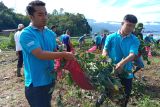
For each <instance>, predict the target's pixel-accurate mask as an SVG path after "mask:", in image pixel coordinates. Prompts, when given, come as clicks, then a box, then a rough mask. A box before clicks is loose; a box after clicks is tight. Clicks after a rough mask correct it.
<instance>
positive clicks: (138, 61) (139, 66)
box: [133, 23, 145, 79]
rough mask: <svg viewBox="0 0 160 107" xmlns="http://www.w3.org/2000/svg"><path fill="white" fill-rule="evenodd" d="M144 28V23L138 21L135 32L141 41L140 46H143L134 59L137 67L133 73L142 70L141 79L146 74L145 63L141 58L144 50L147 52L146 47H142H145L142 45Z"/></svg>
mask: <svg viewBox="0 0 160 107" xmlns="http://www.w3.org/2000/svg"><path fill="white" fill-rule="evenodd" d="M143 29H144V27H143V23H137V24H136V26H135V29H134V32H133V33H134V34H135V35H136V36H137V37H138V39H139V41H140V46H139V47H141V48H139V49H138V55H137V56H136V57H135V59H134V63H133V64H134V65H136V68H135V70H134V72H133V73H134V74H135V73H136V72H138V71H139V70H141V72H140V78H141V79H144V76H143V68H144V63H143V60H142V58H141V57H142V56H141V54H142V53H143V52H145V48H142V47H143V46H142V44H143V34H142V33H141V32H142V30H143ZM134 77H135V75H134Z"/></svg>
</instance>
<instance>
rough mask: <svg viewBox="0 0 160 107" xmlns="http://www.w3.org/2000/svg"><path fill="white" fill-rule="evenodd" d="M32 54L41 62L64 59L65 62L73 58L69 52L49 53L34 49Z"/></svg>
mask: <svg viewBox="0 0 160 107" xmlns="http://www.w3.org/2000/svg"><path fill="white" fill-rule="evenodd" d="M32 54H33V55H34V56H35V57H37V58H39V59H41V60H54V59H58V58H64V59H66V60H74V59H75V57H74V55H73V54H72V53H71V52H49V51H43V50H42V49H41V48H37V49H34V50H33V51H32Z"/></svg>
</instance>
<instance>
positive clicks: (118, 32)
mask: <svg viewBox="0 0 160 107" xmlns="http://www.w3.org/2000/svg"><path fill="white" fill-rule="evenodd" d="M117 34H119V35H120V36H121V37H122V38H127V37H130V35H131V33H130V34H128V35H127V36H122V35H121V34H120V30H118V31H117Z"/></svg>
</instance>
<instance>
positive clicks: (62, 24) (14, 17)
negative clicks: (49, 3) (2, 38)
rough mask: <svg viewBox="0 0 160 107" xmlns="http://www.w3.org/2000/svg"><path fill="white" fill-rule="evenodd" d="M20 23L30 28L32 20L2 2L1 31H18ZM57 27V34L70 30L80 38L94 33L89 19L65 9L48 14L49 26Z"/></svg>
mask: <svg viewBox="0 0 160 107" xmlns="http://www.w3.org/2000/svg"><path fill="white" fill-rule="evenodd" d="M19 23H23V24H24V25H25V26H28V25H29V23H30V20H29V18H28V16H27V15H22V14H19V13H15V12H14V9H12V8H8V7H7V6H5V5H4V3H3V2H0V31H1V30H5V29H16V28H17V25H18V24H19ZM52 25H55V26H57V32H56V33H57V34H58V35H60V34H62V33H63V31H65V30H67V29H69V30H70V31H71V35H73V36H80V35H82V34H84V33H88V34H89V33H90V32H91V31H92V28H91V26H90V25H89V24H88V22H87V19H86V18H85V16H84V15H83V14H80V13H76V14H73V13H69V12H64V9H63V8H60V10H56V9H54V10H53V12H52V13H49V14H48V22H47V26H48V27H51V26H52Z"/></svg>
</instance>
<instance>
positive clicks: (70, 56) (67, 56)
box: [64, 52, 76, 60]
mask: <svg viewBox="0 0 160 107" xmlns="http://www.w3.org/2000/svg"><path fill="white" fill-rule="evenodd" d="M64 59H66V60H75V59H76V58H75V56H74V54H73V53H72V52H65V54H64Z"/></svg>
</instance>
